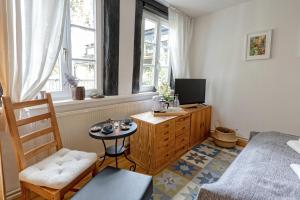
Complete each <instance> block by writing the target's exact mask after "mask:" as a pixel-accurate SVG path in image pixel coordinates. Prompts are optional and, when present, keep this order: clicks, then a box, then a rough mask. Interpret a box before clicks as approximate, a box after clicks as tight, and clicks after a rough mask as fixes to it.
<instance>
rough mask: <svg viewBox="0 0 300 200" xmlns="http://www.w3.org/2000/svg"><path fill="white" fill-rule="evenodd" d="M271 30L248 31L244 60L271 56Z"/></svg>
mask: <svg viewBox="0 0 300 200" xmlns="http://www.w3.org/2000/svg"><path fill="white" fill-rule="evenodd" d="M272 32H273V30H267V31H261V32H256V33H250V34H248V35H247V41H246V60H260V59H270V58H271V45H272Z"/></svg>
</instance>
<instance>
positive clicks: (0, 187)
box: [0, 143, 6, 200]
mask: <svg viewBox="0 0 300 200" xmlns="http://www.w3.org/2000/svg"><path fill="white" fill-rule="evenodd" d="M2 161H3V160H2V148H1V143H0V199H2V200H5V199H6V197H5V195H6V194H5V182H4V172H3V164H2Z"/></svg>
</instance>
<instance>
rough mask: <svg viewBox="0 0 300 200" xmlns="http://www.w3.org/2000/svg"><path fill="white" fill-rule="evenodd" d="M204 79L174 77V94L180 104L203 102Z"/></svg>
mask: <svg viewBox="0 0 300 200" xmlns="http://www.w3.org/2000/svg"><path fill="white" fill-rule="evenodd" d="M205 89H206V79H175V94H178V99H179V103H180V105H186V104H201V103H204V102H205Z"/></svg>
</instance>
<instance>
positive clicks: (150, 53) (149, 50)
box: [144, 43, 156, 65]
mask: <svg viewBox="0 0 300 200" xmlns="http://www.w3.org/2000/svg"><path fill="white" fill-rule="evenodd" d="M155 48H156V45H154V44H149V43H144V64H150V65H154V64H155Z"/></svg>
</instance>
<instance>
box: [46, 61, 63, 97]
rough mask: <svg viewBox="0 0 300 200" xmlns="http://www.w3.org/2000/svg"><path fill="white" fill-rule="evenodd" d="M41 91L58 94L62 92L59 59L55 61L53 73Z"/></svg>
mask: <svg viewBox="0 0 300 200" xmlns="http://www.w3.org/2000/svg"><path fill="white" fill-rule="evenodd" d="M43 90H45V91H47V92H59V91H62V76H61V62H60V59H58V60H57V62H56V64H55V66H54V68H53V71H52V73H51V75H50V77H49V79H48V81H47V82H46V85H45V86H44V88H43Z"/></svg>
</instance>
